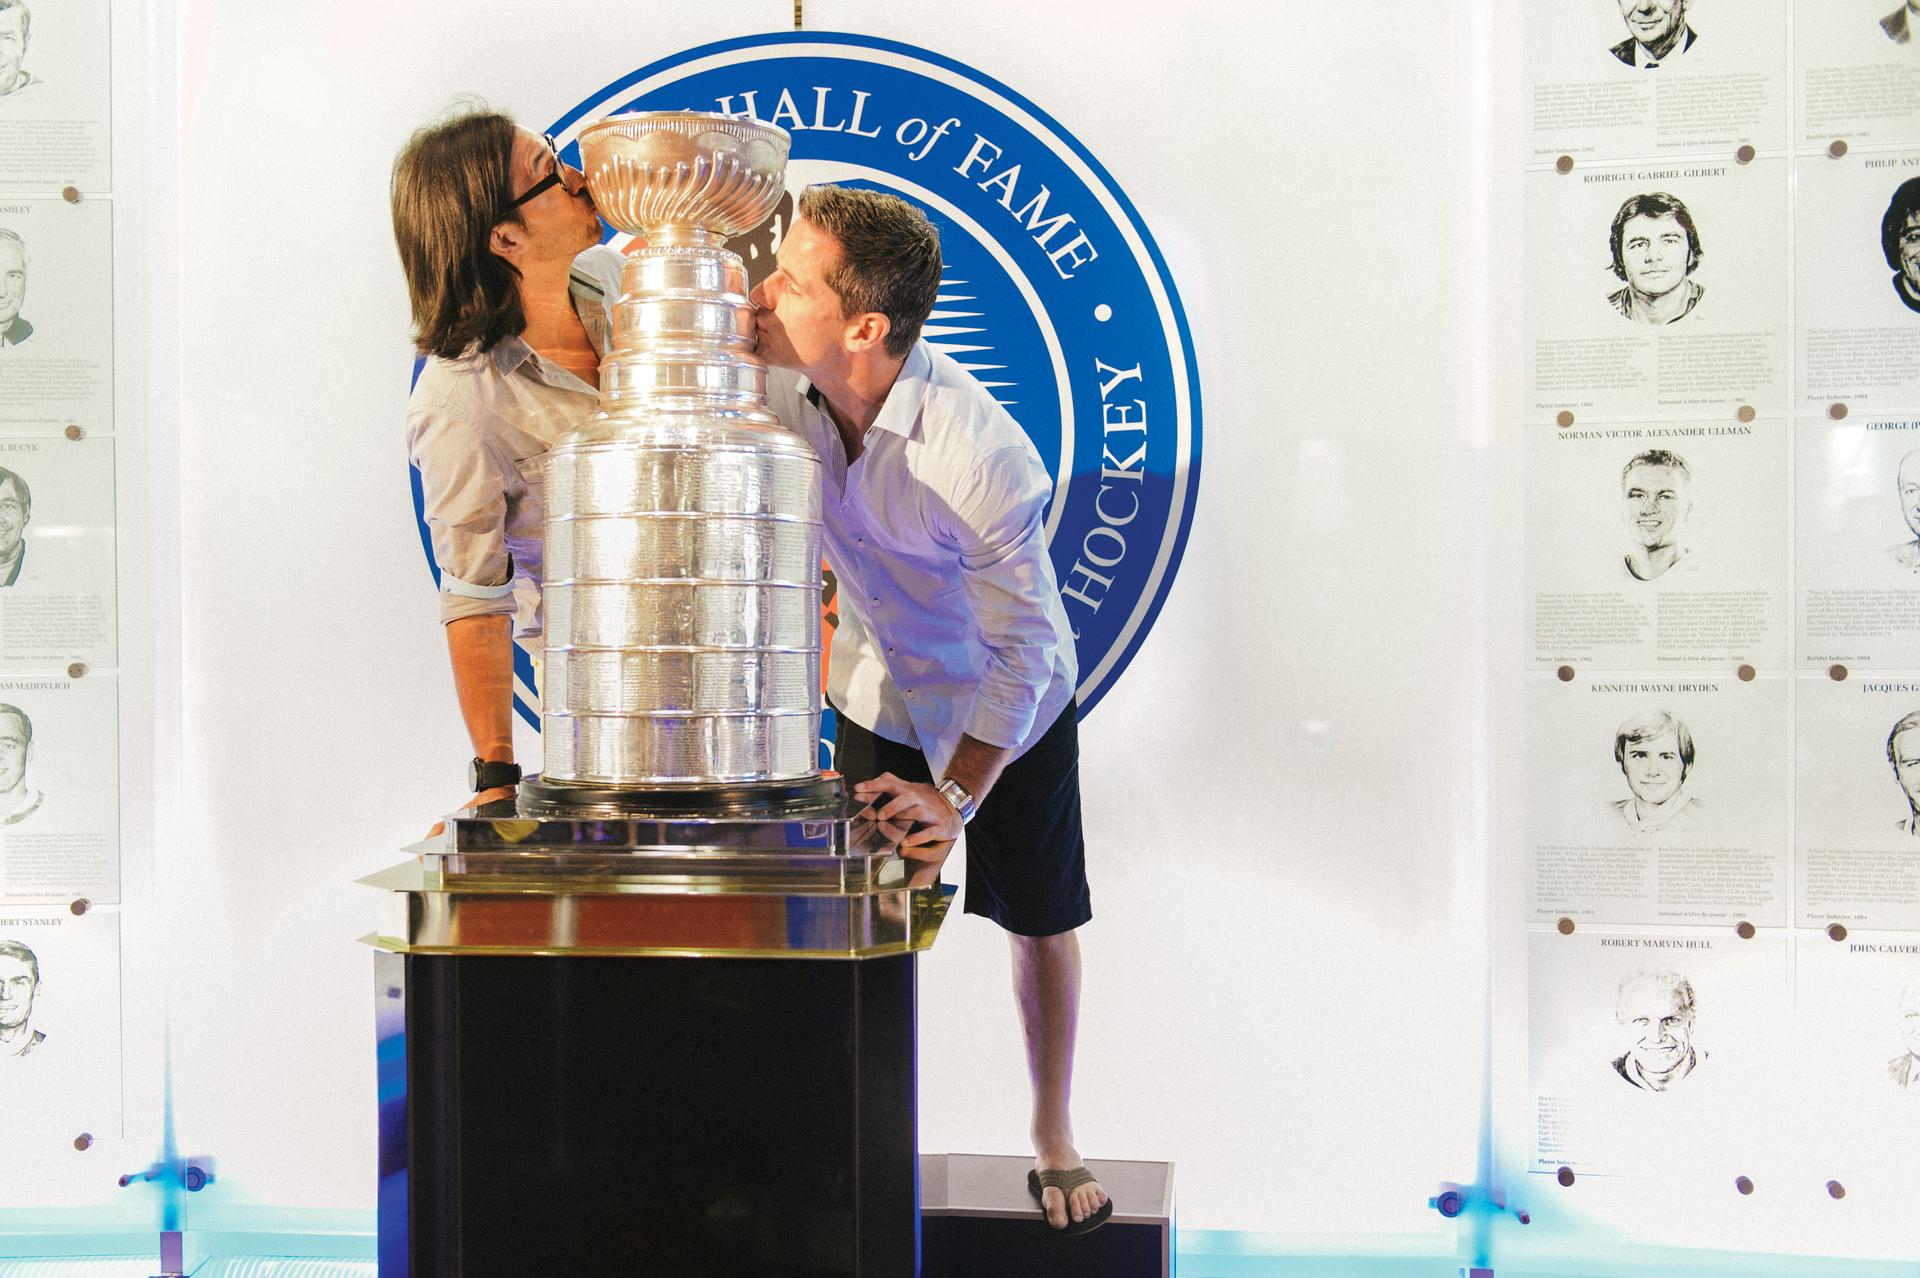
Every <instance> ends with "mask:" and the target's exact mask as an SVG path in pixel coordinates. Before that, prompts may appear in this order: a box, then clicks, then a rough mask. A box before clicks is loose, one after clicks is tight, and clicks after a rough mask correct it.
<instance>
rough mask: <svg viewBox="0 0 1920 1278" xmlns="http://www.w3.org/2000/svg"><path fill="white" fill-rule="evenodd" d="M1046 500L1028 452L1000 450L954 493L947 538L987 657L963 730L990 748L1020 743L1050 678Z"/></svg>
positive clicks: (1052, 648) (1053, 647) (1052, 634)
mask: <svg viewBox="0 0 1920 1278" xmlns="http://www.w3.org/2000/svg"><path fill="white" fill-rule="evenodd" d="M1052 491H1053V488H1052V484H1051V482H1050V481H1049V480H1048V477H1047V475H1046V473H1045V472H1044V471H1043V470H1042V469H1041V468H1040V466H1039V465H1038V464H1037V463H1036V462H1035V461H1034V459H1033V458H1032V457H1031V456H1030V455H1029V454H1028V452H1027V451H1026V450H1024V449H1022V448H1002V449H999V450H997V451H996V452H994V453H991V454H989V455H988V456H987V457H986V458H985V459H983V460H982V461H981V463H980V465H979V466H978V467H976V468H975V469H974V471H973V472H972V474H971V475H970V476H969V477H968V479H967V481H966V482H965V483H964V484H963V485H961V487H960V489H959V491H958V492H957V493H955V495H954V502H953V517H952V522H951V527H949V528H947V529H945V530H943V531H944V533H945V535H946V536H947V537H948V538H950V539H951V540H952V542H953V543H954V545H955V548H956V549H957V550H958V551H959V556H960V584H961V588H962V590H963V591H964V592H965V594H966V598H967V605H968V607H969V608H970V609H972V611H973V619H974V625H975V627H976V633H977V634H978V636H979V640H980V644H981V646H982V648H984V649H985V652H986V662H985V669H984V670H983V671H982V672H981V675H980V682H979V685H978V687H976V688H975V690H974V695H973V703H972V705H971V706H970V707H968V709H967V711H966V713H965V714H963V715H962V716H961V718H960V722H961V723H962V725H963V726H964V728H965V730H966V732H967V733H968V735H970V736H973V737H975V738H977V739H979V740H981V741H984V742H986V743H987V744H988V745H993V746H1002V747H1007V748H1013V747H1017V746H1019V745H1020V744H1021V743H1022V742H1024V741H1025V740H1026V737H1027V733H1028V732H1029V731H1030V730H1031V729H1032V727H1033V721H1034V717H1035V715H1036V713H1037V712H1038V710H1039V706H1040V700H1041V698H1042V697H1043V696H1044V695H1045V694H1046V691H1047V686H1048V684H1049V683H1050V682H1051V680H1052V677H1053V671H1054V665H1055V661H1056V656H1057V650H1058V648H1059V645H1060V636H1059V633H1058V632H1057V631H1056V630H1055V629H1054V626H1053V621H1052V616H1051V614H1050V612H1049V610H1048V607H1047V595H1048V594H1049V593H1050V592H1052V591H1053V590H1054V589H1055V586H1054V581H1053V572H1052V569H1051V566H1050V565H1049V563H1048V560H1047V539H1046V532H1045V529H1044V527H1043V524H1042V517H1043V515H1044V514H1045V511H1046V505H1047V498H1048V496H1049V495H1050V494H1051V493H1052Z"/></svg>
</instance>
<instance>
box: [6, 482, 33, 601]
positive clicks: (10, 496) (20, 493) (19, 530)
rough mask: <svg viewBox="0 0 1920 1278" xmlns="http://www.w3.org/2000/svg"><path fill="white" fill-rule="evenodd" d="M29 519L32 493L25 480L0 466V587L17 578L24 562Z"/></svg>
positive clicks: (31, 515)
mask: <svg viewBox="0 0 1920 1278" xmlns="http://www.w3.org/2000/svg"><path fill="white" fill-rule="evenodd" d="M32 518H33V492H32V491H31V490H30V489H29V488H28V487H27V481H26V480H24V479H22V478H20V476H19V475H17V474H15V473H14V472H13V471H10V470H8V469H7V468H6V467H5V466H0V588H3V587H6V586H11V585H13V583H15V582H16V581H19V580H20V570H21V569H22V568H24V567H25V566H26V563H27V540H26V535H27V523H28V521H29V520H31V519H32Z"/></svg>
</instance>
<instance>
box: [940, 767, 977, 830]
mask: <svg viewBox="0 0 1920 1278" xmlns="http://www.w3.org/2000/svg"><path fill="white" fill-rule="evenodd" d="M938 789H939V791H940V797H941V798H943V799H945V800H946V801H947V802H948V803H949V804H950V805H952V807H953V810H954V811H955V812H958V813H959V814H960V824H961V825H965V824H967V823H968V822H969V821H971V820H973V814H974V813H975V812H976V811H978V810H979V806H980V805H979V804H977V803H975V802H974V801H973V796H972V795H971V794H969V793H967V787H965V786H963V785H961V784H960V783H959V782H958V781H955V780H954V779H953V778H952V777H947V778H945V779H943V780H942V781H941V782H940V785H939V787H938Z"/></svg>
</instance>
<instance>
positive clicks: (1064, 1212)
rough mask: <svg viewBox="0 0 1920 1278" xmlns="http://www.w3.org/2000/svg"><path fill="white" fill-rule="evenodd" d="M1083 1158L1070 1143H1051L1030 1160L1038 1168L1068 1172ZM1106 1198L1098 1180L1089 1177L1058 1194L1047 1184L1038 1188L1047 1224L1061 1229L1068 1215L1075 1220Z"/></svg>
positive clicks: (1085, 1214) (1065, 1224) (1088, 1214)
mask: <svg viewBox="0 0 1920 1278" xmlns="http://www.w3.org/2000/svg"><path fill="white" fill-rule="evenodd" d="M1083 1161H1084V1160H1083V1159H1082V1158H1081V1157H1080V1152H1079V1151H1078V1150H1076V1149H1075V1148H1074V1147H1073V1146H1071V1145H1052V1146H1049V1147H1047V1148H1045V1149H1043V1150H1042V1151H1041V1152H1040V1153H1039V1154H1038V1155H1037V1156H1036V1157H1035V1158H1034V1160H1033V1165H1034V1168H1035V1169H1036V1170H1038V1171H1072V1170H1073V1169H1074V1168H1075V1167H1078V1166H1080V1165H1081V1163H1082V1162H1083ZM1106 1201H1107V1191H1106V1190H1104V1189H1102V1188H1101V1187H1100V1182H1099V1181H1097V1180H1090V1181H1088V1182H1087V1183H1086V1184H1084V1185H1076V1186H1075V1187H1074V1189H1073V1192H1071V1193H1069V1194H1066V1195H1064V1197H1063V1196H1062V1194H1061V1193H1060V1191H1059V1190H1057V1189H1055V1188H1053V1187H1052V1186H1048V1187H1047V1188H1046V1189H1044V1190H1042V1191H1041V1194H1040V1205H1041V1207H1042V1208H1043V1209H1045V1211H1046V1213H1047V1224H1049V1225H1051V1226H1052V1227H1053V1228H1055V1229H1065V1228H1066V1227H1067V1221H1068V1219H1069V1217H1071V1218H1072V1220H1073V1221H1074V1222H1075V1223H1078V1222H1079V1221H1082V1220H1085V1219H1086V1218H1087V1217H1089V1216H1091V1215H1093V1213H1094V1212H1096V1211H1099V1210H1100V1204H1101V1203H1104V1202H1106Z"/></svg>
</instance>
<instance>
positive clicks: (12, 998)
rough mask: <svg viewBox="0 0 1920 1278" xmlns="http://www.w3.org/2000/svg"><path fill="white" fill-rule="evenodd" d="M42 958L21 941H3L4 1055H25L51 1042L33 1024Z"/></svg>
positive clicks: (0, 1052)
mask: <svg viewBox="0 0 1920 1278" xmlns="http://www.w3.org/2000/svg"><path fill="white" fill-rule="evenodd" d="M39 992H40V960H39V959H38V958H36V957H35V956H34V953H33V951H32V950H30V949H28V948H27V947H26V946H24V945H22V944H21V943H20V942H18V941H0V1057H7V1056H25V1055H26V1054H27V1053H29V1052H31V1051H32V1050H33V1049H34V1048H36V1047H38V1046H40V1044H42V1043H44V1042H46V1041H47V1036H46V1033H45V1032H44V1031H42V1030H39V1029H36V1028H35V1027H34V1024H33V1000H34V996H35V995H37V994H38V993H39Z"/></svg>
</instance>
